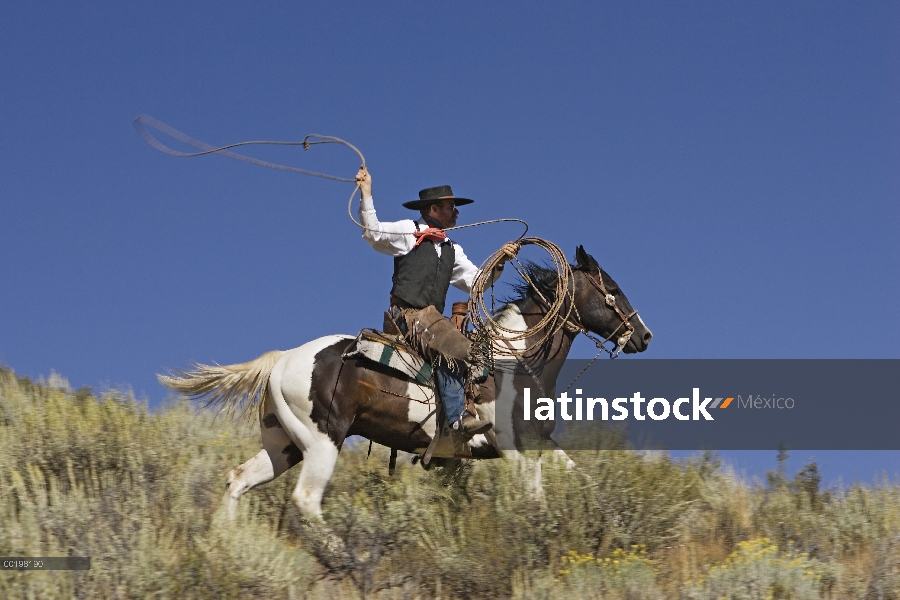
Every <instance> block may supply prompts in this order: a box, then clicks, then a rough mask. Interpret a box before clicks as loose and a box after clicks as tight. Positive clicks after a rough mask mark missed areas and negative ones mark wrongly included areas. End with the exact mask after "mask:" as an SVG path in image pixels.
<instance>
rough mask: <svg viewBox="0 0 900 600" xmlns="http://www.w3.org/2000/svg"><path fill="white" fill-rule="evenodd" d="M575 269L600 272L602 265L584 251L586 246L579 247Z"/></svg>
mask: <svg viewBox="0 0 900 600" xmlns="http://www.w3.org/2000/svg"><path fill="white" fill-rule="evenodd" d="M575 262H576V264H575V268H576V269H581V270H583V271H591V272H593V271H599V270H600V263H598V262H597V260H596V259H595V258H594V257H593V256H591V255H590V254H588V253H587V252H585V251H584V246H578V248H576V249H575Z"/></svg>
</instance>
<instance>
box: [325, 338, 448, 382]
mask: <svg viewBox="0 0 900 600" xmlns="http://www.w3.org/2000/svg"><path fill="white" fill-rule="evenodd" d="M343 358H365V359H368V360H371V361H373V362H376V363H378V364H379V365H383V366H385V367H388V368H390V369H394V370H395V371H399V372H400V373H403V374H404V375H406V376H407V377H409V378H410V379H414V380H416V381H417V382H419V383H421V384H424V385H433V383H432V374H431V365H430V364H428V363H427V362H426V361H424V360H423V359H422V357H421V356H419V355H418V354H416V353H414V352H413V350H412V349H411V348H409V347H408V346H406V345H405V344H403V343H402V342H400V341H399V340H397V338H396V337H394V336H387V335H385V334H383V333H381V332H379V331H375V330H373V329H363V330H362V331H360V332H359V335H358V336H357V337H356V346H355V347H354V348H351V349H350V350H348V351H347V352H346V353H344V356H343Z"/></svg>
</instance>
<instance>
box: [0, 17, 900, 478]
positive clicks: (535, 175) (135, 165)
mask: <svg viewBox="0 0 900 600" xmlns="http://www.w3.org/2000/svg"><path fill="white" fill-rule="evenodd" d="M898 26H900V7H898V5H896V4H894V3H883V2H856V3H839V2H823V3H811V2H803V3H788V4H786V3H779V2H758V3H711V2H704V3H697V2H690V3H668V4H663V3H605V2H604V3H571V2H563V3H554V4H547V3H536V2H530V3H519V4H516V5H511V4H508V3H506V4H501V3H483V2H455V3H452V4H450V3H422V2H394V3H389V4H388V3H381V4H374V3H361V2H343V3H325V2H321V3H315V2H302V3H300V2H297V3H287V2H282V3H257V4H252V5H251V4H248V3H234V2H224V3H175V2H155V3H153V4H136V3H113V2H92V3H83V4H73V3H64V2H56V3H52V2H47V3H4V4H3V5H2V7H0V77H2V82H3V93H2V94H0V117H2V122H3V133H4V135H2V136H0V159H2V160H0V215H2V218H0V362H2V363H3V364H5V365H7V366H9V367H12V368H13V369H15V370H16V371H17V372H18V373H20V374H23V375H28V376H31V377H38V376H40V375H42V374H43V375H48V374H49V373H50V371H51V370H56V371H57V372H59V373H61V374H63V375H64V376H66V377H67V378H68V379H69V380H70V381H71V383H72V385H73V386H75V387H79V386H82V385H89V386H93V387H95V388H97V389H102V388H103V387H104V386H112V387H122V386H132V387H133V389H134V391H135V392H136V393H137V395H138V396H144V397H146V398H148V399H149V400H150V401H151V402H152V403H157V402H159V401H161V400H162V399H164V398H165V397H166V392H165V390H163V388H161V387H160V386H159V385H158V384H157V383H156V380H155V373H157V372H160V371H162V370H163V369H165V368H168V367H173V366H184V365H185V364H186V363H187V361H188V360H189V359H194V360H198V361H202V362H210V361H216V362H219V363H223V364H227V363H233V362H243V361H245V360H247V359H249V358H252V357H255V356H257V355H259V354H261V353H263V352H265V351H268V350H271V349H274V348H280V349H287V348H291V347H295V346H298V345H300V344H302V343H303V342H305V341H308V340H310V339H313V338H315V337H318V336H320V335H324V334H329V333H336V332H344V333H355V332H356V331H358V330H359V329H360V328H362V327H366V326H373V325H375V326H377V325H378V324H380V322H381V316H380V315H381V311H383V310H384V308H385V305H386V303H387V294H388V291H389V286H390V283H389V278H390V272H391V261H390V260H389V259H387V258H385V257H383V256H379V255H377V254H375V253H374V252H372V251H371V250H370V249H369V248H368V246H367V245H366V244H365V243H364V242H363V241H362V240H361V239H360V237H359V232H358V230H357V229H356V228H355V226H354V225H353V224H352V223H351V222H350V221H349V219H348V218H347V216H346V201H347V197H348V196H349V193H350V190H351V189H352V186H350V185H349V184H340V183H335V182H331V181H325V180H319V179H312V178H309V177H303V176H299V175H293V174H288V173H282V172H277V171H272V170H268V169H262V168H259V167H255V166H252V165H247V164H243V163H239V162H235V161H231V160H228V159H225V158H222V157H216V156H207V157H202V158H193V159H175V158H172V157H169V156H166V155H163V154H161V153H159V152H157V151H155V150H153V149H152V148H150V147H149V146H147V145H146V144H145V143H144V142H143V141H142V140H141V139H140V138H139V137H138V136H137V135H135V133H134V130H133V129H132V125H131V122H132V120H133V119H134V118H135V117H136V116H137V115H139V114H142V113H146V114H149V115H152V116H154V117H156V118H158V119H160V120H162V121H164V122H166V123H168V124H170V125H172V126H174V127H176V128H177V129H180V130H182V131H184V132H186V133H188V134H189V135H192V136H194V137H197V138H199V139H202V140H204V141H207V142H209V143H212V144H226V143H233V142H237V141H244V140H250V139H280V140H297V139H301V138H302V137H303V136H304V135H306V134H307V133H320V134H326V135H334V136H338V137H341V138H344V139H347V140H348V141H350V142H352V143H353V144H355V145H356V146H357V147H359V148H360V149H361V150H362V151H363V153H364V154H365V155H366V159H367V162H368V164H369V168H370V170H371V172H372V174H373V178H374V186H375V189H374V195H375V201H376V206H377V207H378V210H379V216H380V217H381V218H382V219H385V220H392V219H399V218H403V217H406V216H407V215H408V211H406V210H405V209H403V208H401V207H400V204H401V203H402V202H404V201H407V200H410V199H413V198H415V197H416V194H417V192H418V190H419V189H421V188H424V187H430V186H433V185H440V184H450V185H452V186H453V188H454V191H455V192H456V193H457V194H458V195H460V196H466V197H470V198H474V199H475V200H476V203H475V204H473V205H471V206H469V207H466V208H464V209H463V211H462V215H461V222H472V221H478V220H483V219H491V218H499V217H518V218H522V219H525V220H527V221H528V222H529V224H530V225H531V231H530V233H531V234H532V235H536V236H540V237H544V238H547V239H550V240H552V241H554V242H556V243H557V244H559V245H560V246H561V247H562V248H563V249H564V250H565V251H566V252H567V253H568V254H569V255H570V256H572V255H574V250H575V246H576V245H577V244H583V245H584V246H585V248H586V249H587V250H588V252H590V253H592V254H593V255H594V256H595V257H596V258H597V259H598V260H599V261H600V263H601V264H602V265H603V266H604V268H606V269H607V270H608V271H609V272H610V273H611V274H612V275H613V276H614V277H615V278H616V279H617V280H618V282H619V283H620V285H621V286H622V288H623V289H624V290H625V292H626V293H627V294H628V296H629V298H630V299H631V301H632V303H633V304H634V305H635V306H636V307H637V308H639V309H640V311H641V314H642V315H643V317H644V319H645V321H646V323H647V324H648V326H649V327H650V328H651V329H652V330H653V333H654V336H655V337H654V340H653V342H652V344H651V346H650V349H649V350H648V351H647V353H645V355H643V356H644V357H648V358H650V357H655V358H678V357H684V358H713V357H715V358H900V336H898V333H900V316H898V310H897V301H898V299H900V278H898V269H897V258H898V250H900V241H898V235H897V233H898V225H900V208H898V202H897V199H898V196H900V110H898V108H900V36H897V34H896V32H897V31H898ZM252 152H253V154H254V155H255V156H258V157H260V158H264V159H267V160H272V161H275V162H282V163H285V164H291V165H295V166H298V167H302V168H310V169H314V170H321V171H325V172H328V173H332V174H335V175H340V176H345V177H352V176H353V174H354V173H355V171H356V168H357V167H358V161H357V159H356V157H355V155H353V154H352V153H351V152H350V151H348V150H347V149H345V148H339V147H320V148H316V149H314V150H312V151H309V152H304V151H302V150H299V149H285V148H277V149H272V148H263V149H257V150H253V151H252ZM518 233H519V230H518V229H516V228H515V226H510V225H498V226H490V227H481V228H477V229H469V230H465V231H464V232H460V234H459V235H458V236H456V239H457V240H458V241H459V242H460V243H462V244H463V245H464V247H465V249H466V252H467V253H468V254H469V256H470V257H471V258H473V260H475V262H480V260H481V259H482V258H484V257H485V256H487V254H489V253H490V252H493V251H494V250H496V249H497V248H498V247H499V246H500V245H501V244H502V243H503V242H504V241H507V240H508V239H511V238H514V237H515V236H517V235H518ZM526 256H530V257H531V258H535V259H539V258H541V256H540V255H539V254H537V253H535V254H533V255H528V254H527V253H526ZM454 299H456V300H460V299H462V296H461V295H459V296H454ZM592 348H593V346H592V345H591V344H590V343H589V342H587V341H586V340H584V341H582V342H580V343H579V344H578V345H576V347H575V349H574V352H573V356H576V357H589V356H592V355H593V353H592ZM639 359H640V358H631V357H629V358H628V360H639ZM772 454H773V456H772V457H768V456H767V457H766V464H767V465H772V464H774V458H773V457H774V453H772ZM798 454H804V453H798ZM806 454H808V453H806ZM748 456H749V455H748ZM823 456H824V455H823ZM842 456H844V455H842ZM848 456H849V455H848ZM874 456H875V455H856V458H854V459H853V462H852V463H850V464H851V466H849V467H840V466H835V467H829V466H828V465H827V464H825V465H823V466H826V467H827V468H828V469H831V471H826V472H827V473H831V474H835V473H839V474H846V473H848V472H849V471H847V469H857V471H856V472H860V470H861V471H862V472H863V475H862V476H861V477H862V478H863V479H871V477H870V476H869V474H868V473H866V472H865V470H866V468H867V467H868V466H870V464H871V465H872V467H873V471H874V470H875V468H876V467H878V465H882V464H883V465H885V466H884V468H885V469H888V470H890V469H892V468H893V469H894V470H895V471H896V470H898V469H900V468H898V467H897V466H896V464H897V461H896V458H895V455H891V456H889V457H888V458H886V459H884V460H885V461H887V462H879V461H882V459H881V458H879V459H878V460H875V458H874ZM803 459H804V460H805V457H804V458H803ZM797 460H798V461H800V460H801V458H797ZM834 460H838V462H834V461H833V460H832V464H834V465H838V464H839V462H840V459H834ZM748 464H749V463H748ZM800 464H802V461H801V463H800ZM878 468H880V467H878ZM873 474H874V473H873Z"/></svg>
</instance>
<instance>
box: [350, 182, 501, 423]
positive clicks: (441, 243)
mask: <svg viewBox="0 0 900 600" xmlns="http://www.w3.org/2000/svg"><path fill="white" fill-rule="evenodd" d="M356 183H357V184H358V185H359V188H360V190H361V193H362V196H361V198H360V204H359V220H360V223H361V224H362V225H363V233H362V236H363V239H365V240H366V241H367V242H368V243H369V245H370V246H372V248H373V249H375V250H376V251H377V252H380V253H382V254H387V255H388V256H393V257H394V275H393V278H392V281H393V287H392V289H391V310H390V311H389V313H390V315H391V316H392V317H393V318H394V320H395V321H396V322H397V324H398V326H399V327H400V329H401V331H402V332H403V333H404V334H406V333H408V332H409V331H410V330H412V332H413V335H416V334H417V333H421V332H423V331H424V332H427V334H426V335H424V336H420V337H421V338H424V340H423V341H424V342H425V345H427V346H428V348H429V349H430V350H432V351H435V352H437V353H438V354H439V355H440V357H439V359H438V361H437V363H438V365H437V368H436V369H435V378H436V383H437V388H438V391H439V393H440V397H441V401H442V402H443V404H444V412H445V413H446V415H447V420H448V421H449V423H450V426H451V427H452V428H453V429H455V430H458V431H460V432H462V433H463V434H465V435H470V436H471V435H477V434H479V433H484V432H486V431H488V430H490V428H491V426H492V424H491V423H490V422H488V421H478V420H476V418H475V417H474V416H473V415H471V414H469V413H468V412H467V411H466V410H465V391H464V388H463V383H462V370H463V369H464V367H465V364H466V361H467V360H468V358H469V357H468V350H469V348H470V346H471V342H469V339H468V338H467V337H466V336H465V335H463V334H462V333H460V332H459V331H458V330H456V328H455V327H454V326H453V325H452V324H450V322H449V321H447V320H446V319H445V318H444V317H443V315H442V314H441V313H443V311H444V304H445V303H446V300H447V290H448V288H449V287H450V285H453V286H454V287H456V288H459V289H461V290H463V291H464V292H466V293H469V292H470V291H471V289H472V283H473V282H474V281H475V277H476V276H477V275H478V267H476V266H475V265H474V264H472V261H470V260H469V259H468V257H466V254H465V252H463V249H462V246H460V245H459V244H457V243H456V242H453V241H451V240H450V239H449V238H448V237H447V234H446V233H445V232H444V229H447V228H449V227H454V226H455V225H456V219H457V217H458V216H459V210H457V208H456V207H457V206H462V205H464V204H471V203H472V202H474V201H473V200H469V199H468V198H457V197H455V196H454V195H453V191H452V190H451V189H450V186H449V185H442V186H438V187H433V188H428V189H424V190H422V191H421V192H419V199H418V200H412V201H410V202H404V203H403V206H404V207H406V208H409V209H412V210H418V211H419V213H420V215H421V216H420V218H419V219H417V220H415V221H413V220H411V219H405V220H403V221H396V222H390V223H382V222H380V221H379V220H378V217H377V216H376V215H375V205H374V203H373V200H372V176H371V175H370V174H369V172H368V171H367V170H366V168H365V167H362V168H360V170H359V173H357V175H356ZM507 255H511V256H514V255H515V252H514V251H509V252H507ZM504 262H505V261H504ZM502 270H503V262H500V264H499V265H498V266H497V267H496V269H495V271H494V273H493V274H492V279H491V281H494V280H496V279H497V278H498V277H499V276H500V274H501V272H502ZM404 329H405V331H403V330H404Z"/></svg>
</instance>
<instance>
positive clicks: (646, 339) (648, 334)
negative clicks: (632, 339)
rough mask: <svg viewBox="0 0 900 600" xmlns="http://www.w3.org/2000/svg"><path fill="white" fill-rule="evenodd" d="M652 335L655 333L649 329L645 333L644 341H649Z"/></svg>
mask: <svg viewBox="0 0 900 600" xmlns="http://www.w3.org/2000/svg"><path fill="white" fill-rule="evenodd" d="M652 337H653V334H652V333H650V332H649V331H648V332H647V333H645V334H644V343H645V344H646V343H647V342H649V341H650V339H651V338H652Z"/></svg>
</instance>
